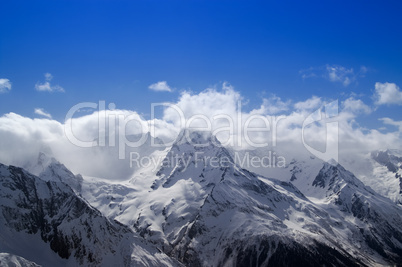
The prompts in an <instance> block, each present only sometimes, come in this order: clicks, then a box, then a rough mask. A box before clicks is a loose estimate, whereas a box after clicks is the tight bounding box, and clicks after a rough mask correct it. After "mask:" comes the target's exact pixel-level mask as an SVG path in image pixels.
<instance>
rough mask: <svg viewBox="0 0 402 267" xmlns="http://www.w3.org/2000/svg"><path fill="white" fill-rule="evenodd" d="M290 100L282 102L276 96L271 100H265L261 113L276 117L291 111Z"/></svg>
mask: <svg viewBox="0 0 402 267" xmlns="http://www.w3.org/2000/svg"><path fill="white" fill-rule="evenodd" d="M290 102H291V101H290V100H287V101H282V99H281V98H280V97H278V96H276V95H272V96H271V97H270V98H264V99H263V104H262V105H261V108H260V111H261V113H263V114H268V115H274V114H278V113H280V112H284V111H287V110H289V106H290Z"/></svg>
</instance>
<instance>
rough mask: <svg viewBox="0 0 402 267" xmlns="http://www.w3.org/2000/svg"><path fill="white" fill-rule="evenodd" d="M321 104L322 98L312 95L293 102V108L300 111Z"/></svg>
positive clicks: (311, 108) (314, 107) (315, 107)
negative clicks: (303, 99)
mask: <svg viewBox="0 0 402 267" xmlns="http://www.w3.org/2000/svg"><path fill="white" fill-rule="evenodd" d="M321 105H322V100H321V98H320V97H317V96H312V97H311V98H309V99H307V100H305V101H300V102H297V103H295V104H294V108H295V109H296V110H299V111H302V110H307V111H309V110H313V109H317V108H318V107H319V106H321Z"/></svg>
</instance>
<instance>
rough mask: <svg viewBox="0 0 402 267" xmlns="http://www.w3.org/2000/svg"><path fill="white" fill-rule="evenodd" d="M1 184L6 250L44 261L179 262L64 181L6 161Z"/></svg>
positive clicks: (1, 235)
mask: <svg viewBox="0 0 402 267" xmlns="http://www.w3.org/2000/svg"><path fill="white" fill-rule="evenodd" d="M57 166H58V168H61V169H63V166H62V165H56V167H57ZM55 173H57V174H63V173H60V172H58V171H57V172H55ZM64 174H67V175H68V174H69V173H68V172H64ZM51 180H53V179H51ZM0 183H1V185H2V186H1V187H0V225H1V226H0V241H1V242H0V251H2V252H6V253H11V254H14V255H19V256H21V257H23V258H25V259H27V260H30V261H33V262H35V263H37V264H40V265H43V266H176V265H178V264H177V263H176V262H175V261H173V260H171V259H170V258H169V257H168V256H166V255H165V254H164V253H161V252H160V251H159V250H158V249H157V248H155V247H154V246H153V245H151V244H148V242H146V241H145V240H143V239H142V238H141V237H139V236H137V235H136V234H134V233H133V232H132V231H131V230H130V229H128V228H127V227H125V226H123V225H121V224H119V223H117V222H114V221H111V220H109V219H107V218H105V217H104V216H103V215H102V214H101V213H100V212H99V211H98V210H96V209H94V208H92V207H91V206H89V205H88V204H87V202H86V201H85V200H83V199H82V198H80V197H78V196H77V195H76V194H75V193H74V191H73V190H72V189H71V188H70V187H69V186H68V185H67V184H65V183H62V182H54V181H44V180H41V179H40V178H38V177H36V176H34V175H32V174H30V173H28V172H26V171H24V170H23V169H21V168H17V167H13V166H9V167H8V166H5V165H2V164H0Z"/></svg>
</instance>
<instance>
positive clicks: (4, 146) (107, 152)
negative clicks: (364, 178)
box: [0, 83, 402, 180]
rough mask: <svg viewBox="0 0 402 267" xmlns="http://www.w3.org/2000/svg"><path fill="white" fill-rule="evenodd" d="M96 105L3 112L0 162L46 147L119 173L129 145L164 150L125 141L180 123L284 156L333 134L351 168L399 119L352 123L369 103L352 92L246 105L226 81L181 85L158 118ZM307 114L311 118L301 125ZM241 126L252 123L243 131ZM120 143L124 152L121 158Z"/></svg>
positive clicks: (389, 138) (88, 167)
mask: <svg viewBox="0 0 402 267" xmlns="http://www.w3.org/2000/svg"><path fill="white" fill-rule="evenodd" d="M392 88H394V89H397V87H396V86H395V87H392ZM397 90H399V89H397ZM385 91H386V90H385ZM394 91H395V90H394ZM381 92H382V91H381ZM386 92H387V91H386ZM331 103H332V104H331ZM333 103H335V104H336V105H333ZM329 104H331V105H329ZM94 105H95V106H96V108H95V111H94V112H93V113H92V114H88V115H84V116H80V114H81V113H79V112H76V113H75V116H71V117H69V118H67V119H66V121H65V122H58V121H56V120H52V119H50V118H51V117H50V114H48V113H46V112H45V111H43V110H41V109H37V110H35V113H36V114H38V115H42V116H45V117H47V118H46V119H42V118H41V119H39V118H35V119H31V118H27V117H23V116H21V115H18V114H15V113H8V114H5V115H3V116H1V117H0V147H1V150H0V162H2V163H5V164H13V165H18V166H24V165H26V164H27V162H30V161H32V159H35V160H36V156H37V154H38V153H39V151H43V150H46V151H52V153H53V156H55V157H56V158H57V159H58V160H60V161H61V162H63V163H64V164H66V166H67V167H69V168H71V169H72V170H73V172H75V173H81V174H83V175H89V176H99V177H106V178H109V179H116V180H124V179H129V178H130V177H131V175H132V174H133V173H134V172H135V171H136V170H135V169H132V168H130V165H129V157H128V155H129V152H131V151H136V152H138V153H141V154H143V155H151V154H153V153H159V152H158V151H162V150H163V149H164V148H163V147H162V148H149V144H150V143H149V142H150V141H149V140H148V141H147V142H148V143H147V145H145V146H142V147H130V146H128V144H133V143H135V142H137V141H139V140H141V138H142V134H145V133H148V132H149V131H150V130H151V129H152V131H151V134H152V135H153V137H155V138H158V140H159V139H160V140H163V142H165V143H170V142H172V141H173V140H174V139H175V138H176V136H177V134H178V133H179V131H180V130H181V129H183V128H185V127H191V128H193V129H194V128H197V129H200V130H205V129H210V130H211V131H212V132H214V134H216V135H217V137H218V139H219V140H220V141H221V142H222V143H223V144H224V145H225V146H230V147H232V148H233V149H235V150H252V149H257V150H261V151H269V150H272V151H276V152H277V153H278V154H280V155H284V156H285V157H286V158H287V160H288V162H290V160H291V159H292V158H293V157H298V156H301V157H302V156H303V157H304V156H306V157H309V156H311V153H310V152H309V151H308V150H307V149H306V144H307V145H308V146H310V147H313V148H314V149H316V150H325V146H326V144H327V143H326V142H327V141H328V140H336V139H337V138H338V139H339V162H340V163H341V164H345V165H346V166H348V167H350V168H353V166H355V167H356V166H358V165H357V162H358V161H359V158H362V160H363V157H362V156H364V155H366V154H367V153H369V152H371V151H373V150H377V149H387V148H398V149H401V148H402V142H401V138H400V137H401V131H402V127H401V124H400V122H397V121H394V120H393V119H392V118H386V119H385V118H384V119H383V120H382V121H383V123H385V124H388V125H394V126H396V127H395V128H394V130H393V131H389V132H382V131H380V130H377V129H366V128H363V127H360V126H359V125H358V123H356V120H357V119H358V117H359V116H361V115H364V114H368V113H371V112H373V108H372V107H370V105H369V104H367V103H364V102H363V101H362V100H361V99H358V98H355V97H349V98H347V99H343V100H339V101H336V100H335V101H334V100H333V99H323V98H321V97H319V96H312V97H310V98H308V99H305V100H303V101H294V100H292V99H280V98H279V97H277V96H274V95H272V96H271V97H269V98H266V99H262V102H261V105H260V106H258V107H255V108H254V109H250V108H249V107H248V106H247V105H248V101H247V99H244V97H243V96H242V95H241V94H240V93H239V92H238V91H236V90H235V89H234V88H233V87H232V86H230V85H229V84H228V83H224V84H223V85H222V88H221V89H215V88H207V89H205V90H203V91H201V92H200V93H191V92H188V91H184V92H182V93H181V95H180V97H179V98H178V100H177V101H176V102H175V103H166V105H165V106H164V111H163V115H162V116H161V117H160V118H151V119H149V120H146V119H144V118H142V117H141V116H140V115H139V114H138V113H137V112H135V111H131V110H121V109H113V110H107V109H105V110H102V109H99V107H100V105H99V104H98V103H94ZM338 107H339V110H338ZM334 108H335V109H334ZM96 109H98V110H96ZM334 112H335V113H334ZM328 114H329V115H331V114H332V115H331V116H332V118H331V116H328ZM334 114H335V115H334ZM333 115H334V116H335V117H333ZM308 119H310V120H311V123H309V124H306V121H307V120H308ZM334 121H335V122H336V123H337V125H338V126H339V127H338V129H337V131H333V130H332V128H330V127H327V126H328V125H329V124H328V123H331V122H334ZM246 128H248V129H249V130H250V131H249V132H248V133H247V134H245V132H244V129H246ZM253 129H254V130H253ZM67 130H69V131H70V132H71V133H72V134H73V135H74V137H75V138H77V140H80V141H82V142H84V143H85V144H89V147H79V146H77V145H75V144H73V143H72V142H71V140H69V139H68V138H67V137H66V131H67ZM148 137H149V136H148ZM158 142H159V141H158ZM121 148H124V156H125V159H119V153H120V149H121ZM350 162H354V165H353V164H351V163H350ZM356 168H357V167H356Z"/></svg>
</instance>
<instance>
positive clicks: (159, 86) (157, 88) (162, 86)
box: [148, 81, 172, 92]
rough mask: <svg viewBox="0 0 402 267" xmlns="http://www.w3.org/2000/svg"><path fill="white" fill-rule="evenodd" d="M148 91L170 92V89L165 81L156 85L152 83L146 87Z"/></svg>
mask: <svg viewBox="0 0 402 267" xmlns="http://www.w3.org/2000/svg"><path fill="white" fill-rule="evenodd" d="M148 88H149V89H151V90H153V91H157V92H163V91H165V92H172V89H171V88H170V87H169V85H168V84H167V82H166V81H161V82H157V83H153V84H151V85H150V86H148Z"/></svg>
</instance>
